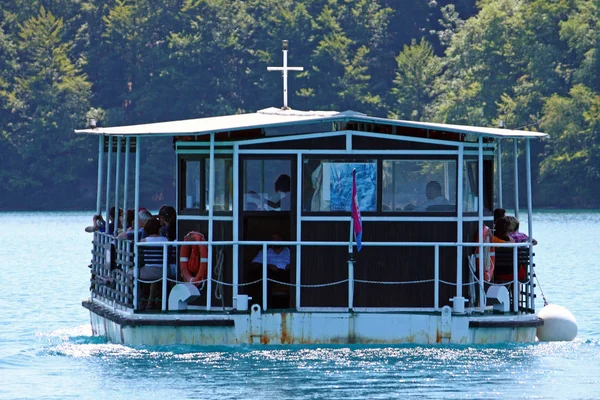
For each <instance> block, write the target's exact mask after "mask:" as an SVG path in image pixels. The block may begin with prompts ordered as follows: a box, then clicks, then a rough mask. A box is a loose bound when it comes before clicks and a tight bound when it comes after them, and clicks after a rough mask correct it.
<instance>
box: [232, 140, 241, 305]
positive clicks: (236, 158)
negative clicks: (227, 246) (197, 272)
mask: <svg viewBox="0 0 600 400" xmlns="http://www.w3.org/2000/svg"><path fill="white" fill-rule="evenodd" d="M239 150H240V147H239V145H238V144H237V143H236V144H234V145H233V243H234V244H233V299H236V298H237V296H238V293H239V287H238V285H239V283H240V277H239V251H240V246H239V244H238V241H239V239H240V233H239V229H240V226H239V225H240V221H239V215H240V211H241V210H240V199H239V197H240V186H239V185H240V182H239V179H240V174H239V165H240V153H239ZM233 299H232V303H231V304H234V302H233Z"/></svg>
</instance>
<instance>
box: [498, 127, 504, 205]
mask: <svg viewBox="0 0 600 400" xmlns="http://www.w3.org/2000/svg"><path fill="white" fill-rule="evenodd" d="M496 157H497V158H496V161H497V162H498V207H500V208H503V206H502V204H503V195H502V139H498V155H497V156H496Z"/></svg>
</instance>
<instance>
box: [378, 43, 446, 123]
mask: <svg viewBox="0 0 600 400" xmlns="http://www.w3.org/2000/svg"><path fill="white" fill-rule="evenodd" d="M396 63H397V64H398V70H397V71H396V78H395V79H394V86H393V87H392V91H391V93H392V96H393V103H392V106H391V107H390V112H389V116H390V117H392V118H401V119H409V120H416V121H422V120H425V119H426V117H428V112H427V109H428V107H429V105H430V104H431V102H432V100H433V88H434V81H435V79H436V78H437V77H438V76H439V74H440V72H441V68H442V63H441V60H440V59H439V57H437V56H436V55H435V54H434V53H433V47H432V46H431V44H430V43H429V42H427V41H426V40H425V39H421V41H420V42H419V43H417V42H416V41H414V40H413V42H412V43H411V45H410V46H406V45H405V46H404V48H403V49H402V52H401V53H400V54H398V56H397V57H396Z"/></svg>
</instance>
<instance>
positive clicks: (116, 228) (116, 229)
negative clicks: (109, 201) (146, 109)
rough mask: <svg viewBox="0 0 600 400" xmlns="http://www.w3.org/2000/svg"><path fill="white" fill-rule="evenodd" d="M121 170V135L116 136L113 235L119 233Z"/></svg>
mask: <svg viewBox="0 0 600 400" xmlns="http://www.w3.org/2000/svg"><path fill="white" fill-rule="evenodd" d="M120 172H121V137H117V166H116V168H115V219H114V221H113V227H114V228H113V232H111V233H112V234H113V235H115V236H117V235H118V233H119V174H120Z"/></svg>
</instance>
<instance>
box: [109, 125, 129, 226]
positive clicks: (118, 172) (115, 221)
mask: <svg viewBox="0 0 600 400" xmlns="http://www.w3.org/2000/svg"><path fill="white" fill-rule="evenodd" d="M116 160H117V161H116V164H117V165H116V166H115V220H114V222H113V227H114V230H113V231H112V232H111V234H113V235H115V236H117V235H118V232H119V182H120V179H119V175H120V172H121V137H120V136H117V155H116ZM125 179H127V178H125ZM123 211H125V210H123ZM107 223H108V220H107ZM106 229H108V226H107V227H106Z"/></svg>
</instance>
